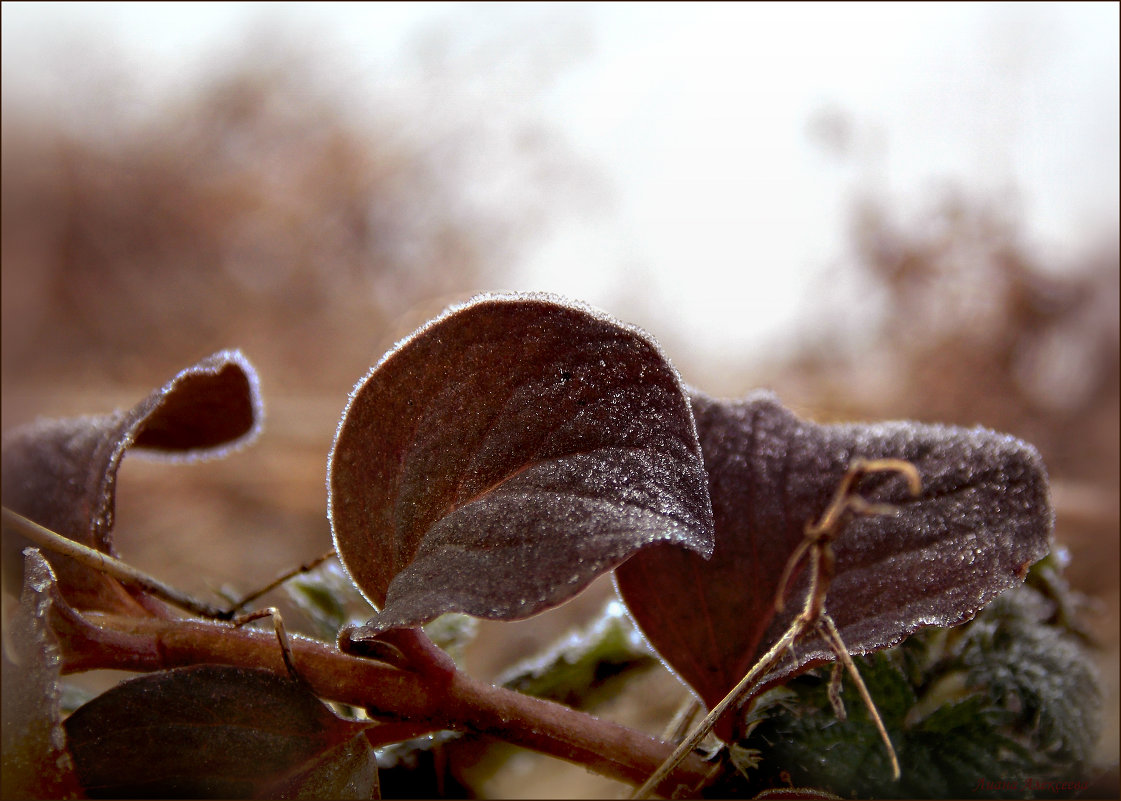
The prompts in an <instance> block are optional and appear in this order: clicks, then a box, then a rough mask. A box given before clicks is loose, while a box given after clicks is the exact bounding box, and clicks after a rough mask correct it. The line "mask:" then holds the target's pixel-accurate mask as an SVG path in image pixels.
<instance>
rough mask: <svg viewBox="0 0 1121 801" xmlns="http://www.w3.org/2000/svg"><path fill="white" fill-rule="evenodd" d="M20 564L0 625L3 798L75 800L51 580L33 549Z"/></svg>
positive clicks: (54, 598) (48, 569)
mask: <svg viewBox="0 0 1121 801" xmlns="http://www.w3.org/2000/svg"><path fill="white" fill-rule="evenodd" d="M23 559H24V560H25V561H26V563H27V580H26V581H25V583H24V586H23V591H22V593H21V595H20V600H19V608H18V609H17V610H16V611H15V614H14V615H13V616H12V618H11V619H10V620H5V622H4V645H3V668H4V669H3V671H2V675H3V694H2V695H3V707H4V710H3V711H4V713H3V721H4V725H3V749H2V753H3V770H2V771H0V775H2V776H3V797H4V798H81V797H82V795H81V792H80V789H79V787H78V780H77V778H76V777H75V775H74V765H73V762H72V761H71V759H70V754H69V753H68V752H67V751H66V735H65V732H64V731H63V729H62V713H61V710H60V708H59V701H60V698H61V695H62V692H61V689H60V687H59V676H60V671H61V662H62V660H61V657H60V655H59V646H58V641H57V639H56V638H55V635H54V633H53V632H52V631H51V629H50V623H49V622H48V619H47V618H48V615H49V614H50V611H51V607H52V605H53V604H54V603H55V602H56V600H57V597H58V596H57V594H56V593H57V589H56V587H55V578H54V574H53V573H52V572H51V568H50V565H48V564H47V561H46V560H45V559H44V558H43V557H42V555H41V554H40V553H39V551H38V550H37V549H35V548H28V549H26V551H25V552H24V554H23Z"/></svg>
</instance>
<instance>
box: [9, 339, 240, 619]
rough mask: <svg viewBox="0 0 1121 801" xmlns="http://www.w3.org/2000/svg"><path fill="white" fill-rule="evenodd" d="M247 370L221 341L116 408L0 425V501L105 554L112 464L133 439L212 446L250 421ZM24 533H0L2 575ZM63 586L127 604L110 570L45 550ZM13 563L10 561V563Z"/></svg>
mask: <svg viewBox="0 0 1121 801" xmlns="http://www.w3.org/2000/svg"><path fill="white" fill-rule="evenodd" d="M261 417H262V410H261V401H260V396H259V392H258V386H257V375H256V372H255V371H254V369H253V367H252V365H250V364H249V362H248V360H247V359H246V358H245V357H244V356H243V355H242V354H241V352H240V351H222V352H220V353H216V354H214V355H213V356H210V357H208V358H206V359H203V360H202V361H201V362H199V363H198V364H196V365H194V366H192V367H188V368H187V369H185V370H183V371H181V372H180V373H179V374H178V375H176V376H175V377H174V378H173V379H171V380H170V381H169V382H168V383H166V384H165V385H164V386H162V387H161V388H160V389H157V390H156V391H154V392H153V393H151V394H150V395H149V396H148V397H147V398H145V399H144V400H142V401H141V402H140V403H138V404H136V405H135V406H133V407H132V408H131V409H128V410H125V411H116V412H113V413H111V414H104V415H98V416H91V417H80V418H66V419H61V420H39V421H36V422H35V423H32V424H30V425H27V426H23V427H21V428H17V429H15V430H13V431H12V432H10V433H9V434H5V436H4V444H3V495H4V505H5V506H7V507H8V508H10V509H12V510H13V511H15V512H18V513H19V514H21V515H23V516H24V517H28V518H30V519H32V520H34V521H35V522H37V523H39V524H40V525H43V526H46V527H47V528H49V529H51V530H53V531H55V532H57V533H59V534H62V535H63V536H65V537H69V538H70V539H72V540H74V541H75V542H80V543H82V544H83V545H86V546H89V547H91V548H96V549H97V550H100V551H102V552H104V553H108V554H113V547H112V538H111V536H110V532H111V530H112V527H113V511H114V499H115V497H116V482H117V471H118V469H119V468H120V463H121V459H122V458H123V457H124V454H125V451H126V450H128V449H129V448H133V449H135V450H136V451H138V452H140V453H144V454H147V455H149V456H154V457H157V458H167V459H173V460H192V459H201V458H207V457H212V456H221V455H224V454H225V453H227V452H228V451H229V450H231V449H232V448H235V447H239V446H242V445H245V444H246V443H248V442H249V441H251V440H252V439H253V438H254V437H255V436H256V435H257V433H258V431H259V430H260V425H261ZM26 545H27V542H26V540H24V539H23V538H22V537H19V536H17V535H15V534H9V533H8V532H7V531H5V533H4V556H5V558H4V562H5V564H6V565H8V566H9V569H6V571H5V576H4V579H5V582H6V583H9V584H11V583H14V582H18V580H19V570H20V562H19V558H18V554H19V551H20V549H22V548H23V547H24V546H26ZM47 558H48V559H49V561H50V563H51V565H52V567H53V568H54V571H55V573H56V575H57V576H58V582H59V587H60V588H61V589H62V592H63V595H64V596H65V597H66V599H67V600H68V601H69V602H70V603H71V604H72V605H73V606H75V607H76V608H79V609H106V610H117V611H123V610H127V609H130V608H135V605H134V604H133V603H132V601H131V600H129V597H128V596H127V595H126V594H125V592H124V590H123V589H122V588H121V587H120V585H119V584H117V583H116V582H115V581H114V580H113V579H110V578H108V577H106V576H104V575H102V574H100V573H97V572H95V571H91V570H89V569H87V568H85V567H82V566H81V565H78V564H77V563H75V562H73V561H72V560H70V559H68V558H66V557H61V556H57V555H54V554H49V555H48V556H47ZM11 568H14V570H11Z"/></svg>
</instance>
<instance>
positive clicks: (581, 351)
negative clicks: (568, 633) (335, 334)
mask: <svg viewBox="0 0 1121 801" xmlns="http://www.w3.org/2000/svg"><path fill="white" fill-rule="evenodd" d="M328 489H329V494H330V503H329V510H330V512H329V514H330V518H331V525H332V530H333V533H334V538H335V544H336V548H337V550H338V552H339V556H340V559H341V560H342V562H343V564H344V566H345V567H346V569H347V571H348V572H349V573H350V574H351V576H352V578H353V579H354V581H355V583H356V584H357V586H358V587H359V589H361V590H362V592H363V594H365V595H366V597H367V598H368V599H369V600H370V601H371V602H372V603H373V604H374V605H375V606H377V607H379V608H381V609H382V611H381V613H380V614H379V615H378V616H377V617H375V618H374V619H373V620H372V621H371V622H370V625H369V626H367V627H365V628H364V629H360V630H359V631H357V632H354V633H352V635H351V638H352V639H359V640H360V639H368V638H371V637H373V636H376V634H377V633H379V632H381V631H385V630H388V629H391V628H395V627H403V626H415V625H417V624H419V623H422V622H424V621H427V620H431V619H432V618H434V617H436V616H437V615H440V614H442V613H444V612H450V611H459V612H467V613H468V614H472V615H476V616H480V617H489V618H498V619H504V620H509V619H515V618H522V617H527V616H529V615H532V614H534V613H536V612H539V611H541V610H543V609H546V608H549V607H551V606H554V605H556V604H559V603H561V602H562V601H565V600H567V599H568V598H570V597H572V596H573V595H575V594H576V593H577V592H579V591H580V590H582V589H583V588H584V587H585V586H587V584H588V583H590V582H591V581H592V580H593V579H594V578H595V577H596V576H598V575H600V574H602V573H604V572H606V571H608V570H610V569H611V568H613V567H615V566H616V565H617V564H619V563H620V562H622V561H623V560H625V559H626V558H627V557H628V556H630V555H631V554H632V553H634V552H635V551H636V550H637V549H639V548H641V547H644V546H646V545H648V544H650V543H654V542H660V541H665V542H673V543H677V544H679V545H682V546H684V547H686V548H688V549H691V550H693V551H695V552H698V553H701V554H707V553H709V552H711V547H712V511H711V505H710V502H709V499H708V490H707V486H706V481H705V473H704V467H703V463H702V457H701V452H700V447H699V445H698V442H697V436H696V429H695V426H694V423H693V417H692V412H691V409H690V405H689V401H688V398H687V396H686V394H685V391H684V389H683V387H682V385H681V381H680V379H679V377H678V376H677V373H676V372H675V371H674V370H673V368H672V367H671V366H670V365H669V363H668V362H667V361H666V359H665V357H664V356H663V355H662V352H661V350H660V349H659V348H658V346H657V345H656V344H655V343H654V342H653V341H652V340H651V339H650V338H649V337H648V336H647V335H645V334H644V333H642V332H641V331H638V330H637V329H635V328H632V327H629V326H625V325H623V324H621V323H618V322H616V321H615V320H612V319H611V318H609V317H607V316H606V315H604V314H602V313H600V312H596V311H593V310H591V309H589V308H587V307H584V306H580V305H574V304H571V303H568V302H565V301H562V300H561V299H559V298H556V297H554V296H547V295H489V296H485V297H483V298H480V299H476V300H475V301H473V302H471V303H468V304H466V305H464V306H460V307H455V308H453V309H451V310H449V311H448V312H446V313H445V314H444V315H442V316H441V317H439V318H437V319H436V320H434V321H433V322H431V323H429V324H428V325H426V326H424V327H423V328H421V329H420V330H419V331H417V332H416V333H415V334H413V335H412V336H411V337H410V338H408V339H406V340H404V341H402V342H401V343H399V344H398V345H397V346H396V348H395V349H394V350H393V351H391V352H390V353H389V354H387V355H386V356H385V357H384V358H383V359H382V360H381V361H380V362H379V364H378V365H377V366H376V367H375V368H374V369H373V370H372V371H371V372H370V373H369V374H368V375H367V376H366V377H365V378H364V379H363V380H362V381H361V382H360V383H359V384H358V385H357V387H356V388H355V390H354V392H353V393H352V395H351V398H350V402H349V404H348V406H347V409H346V411H345V413H344V415H343V418H342V421H341V422H340V424H339V430H338V433H337V435H336V439H335V446H334V449H333V451H332V453H331V458H330V464H329V475H328Z"/></svg>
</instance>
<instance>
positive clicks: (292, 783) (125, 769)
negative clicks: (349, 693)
mask: <svg viewBox="0 0 1121 801" xmlns="http://www.w3.org/2000/svg"><path fill="white" fill-rule="evenodd" d="M65 726H66V736H67V739H68V743H69V748H70V752H71V753H72V754H73V757H74V762H75V764H76V765H77V769H78V776H79V778H80V779H81V782H82V786H83V787H84V788H85V791H86V793H87V794H88V795H89V796H91V797H112V798H126V797H127V798H135V797H147V798H252V797H266V798H275V797H288V798H291V797H319V798H370V797H373V796H375V795H376V793H377V762H376V759H375V756H374V752H373V748H372V747H371V746H370V744H369V742H367V740H366V737H365V730H366V729H367V728H368V726H369V724H363V723H358V722H355V721H348V720H343V719H342V718H340V717H338V716H337V715H335V714H334V713H333V712H331V710H330V709H328V708H327V707H326V706H325V705H324V704H323V703H322V702H321V701H319V699H317V698H316V697H315V696H314V695H312V694H311V693H309V692H308V691H307V690H305V689H303V688H302V687H301V686H300V685H299V684H297V683H296V682H294V681H292V680H291V679H289V678H287V677H282V676H278V675H277V674H275V673H271V672H269V671H266V670H256V669H249V668H235V667H226V666H218V665H199V666H195V667H187V668H179V669H176V670H169V671H166V672H163V673H153V674H150V675H147V676H141V677H139V678H136V679H131V680H129V681H126V682H123V683H122V684H119V685H117V686H116V687H114V688H113V689H111V690H109V691H108V692H106V693H104V694H102V695H100V696H98V697H97V698H95V699H93V700H92V701H90V702H89V703H87V704H85V705H84V706H82V707H81V708H79V709H78V710H76V711H75V712H74V714H72V715H71V716H70V717H69V718H67V719H66V723H65Z"/></svg>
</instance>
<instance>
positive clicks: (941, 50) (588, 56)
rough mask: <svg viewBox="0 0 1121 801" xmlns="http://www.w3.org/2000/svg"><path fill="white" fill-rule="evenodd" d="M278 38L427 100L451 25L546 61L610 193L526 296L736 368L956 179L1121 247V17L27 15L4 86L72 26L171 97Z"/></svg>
mask: <svg viewBox="0 0 1121 801" xmlns="http://www.w3.org/2000/svg"><path fill="white" fill-rule="evenodd" d="M277 19H279V20H282V21H286V22H287V23H288V24H290V25H295V27H296V28H297V29H299V30H306V31H307V35H308V36H309V37H320V36H322V37H325V38H329V39H330V40H332V41H334V42H337V43H338V45H337V49H338V51H339V57H340V58H341V59H343V60H345V61H346V62H347V63H349V64H351V65H352V67H351V68H352V69H353V70H354V71H355V75H356V76H357V79H358V80H362V79H363V76H365V77H366V78H367V79H369V80H379V81H386V80H393V79H394V76H395V75H398V74H399V77H400V78H401V80H407V78H408V75H407V70H408V69H409V67H407V66H403V65H406V64H410V63H414V62H410V61H409V60H408V59H407V58H406V57H405V56H406V55H407V54H408V53H409V52H411V51H413V50H415V48H416V46H417V42H418V40H420V41H422V40H423V36H424V35H425V32H426V31H430V30H433V29H434V28H436V29H442V30H444V31H445V36H450V38H446V39H444V40H442V41H444V42H445V43H447V42H452V43H453V44H454V45H455V46H469V44H470V42H471V41H472V37H474V38H475V40H476V41H479V42H483V43H485V42H487V41H488V37H492V36H493V35H494V34H495V32H496V31H497V32H499V33H501V32H503V31H506V32H508V34H509V35H511V36H515V37H519V38H521V39H524V40H525V41H524V42H522V52H523V55H524V52H526V51H528V52H529V53H531V54H535V53H538V50H539V55H540V58H538V59H536V60H534V59H530V62H529V66H528V69H530V70H531V71H532V70H533V69H537V70H539V71H540V72H543V73H546V74H547V78H548V79H547V80H542V78H541V75H540V74H537V75H534V76H530V77H528V78H525V79H524V80H527V81H533V82H535V83H534V88H533V91H532V92H531V91H529V90H526V99H525V109H524V113H525V114H526V115H531V116H536V117H537V118H539V119H542V120H545V121H547V123H548V125H549V126H550V127H552V128H554V129H555V130H557V131H558V132H559V134H560V135H561V136H563V137H564V138H565V139H566V141H567V142H568V143H569V147H570V149H571V150H572V151H573V152H574V153H576V154H577V155H578V156H579V158H580V159H582V160H583V161H585V162H586V163H587V164H588V165H590V166H591V167H592V168H593V169H594V171H596V172H597V173H598V174H599V175H601V176H602V179H603V181H602V186H603V187H604V191H603V195H604V199H603V201H602V202H601V203H599V204H596V205H595V208H594V212H593V213H590V214H589V213H585V214H574V215H573V216H572V217H571V218H567V217H566V218H564V219H561V220H558V221H557V222H556V224H554V225H553V226H552V227H551V228H550V232H549V234H548V236H546V237H544V238H543V239H542V240H541V241H540V242H539V243H538V244H537V246H535V247H533V248H531V249H529V250H528V251H527V252H526V253H525V254H524V261H523V262H522V263H521V264H519V265H517V272H516V273H514V274H513V277H511V279H510V285H509V287H508V288H515V287H516V288H521V289H549V290H554V291H559V292H562V293H564V294H567V295H570V296H574V297H579V298H582V299H584V300H587V301H589V302H591V303H593V304H595V305H598V306H601V307H604V308H606V309H608V310H610V311H612V312H614V313H616V314H617V315H618V316H621V317H624V318H625V319H629V320H630V321H632V322H637V323H639V324H641V325H644V326H645V327H647V328H649V329H651V330H652V331H653V332H654V333H656V334H658V335H661V336H662V337H663V338H666V339H670V340H673V341H686V340H688V341H691V342H693V343H694V344H695V346H696V347H697V349H698V350H700V351H701V352H707V353H709V354H712V355H716V354H721V353H727V352H736V353H737V354H745V353H751V352H754V351H764V350H766V349H767V348H769V347H772V346H773V344H774V343H775V342H777V341H779V340H780V339H781V337H782V335H783V332H784V331H786V326H787V325H788V324H789V321H790V320H791V319H794V318H795V317H797V315H798V311H799V309H800V308H804V307H805V305H806V304H805V298H806V292H807V291H808V287H810V286H812V285H814V281H815V280H818V279H820V277H821V275H822V274H823V272H824V271H828V270H829V269H830V267H831V266H833V265H835V264H836V263H837V262H838V260H843V259H844V258H845V253H846V251H845V248H846V234H845V232H846V222H847V218H846V213H847V210H848V209H849V208H850V202H851V200H852V197H853V194H854V192H856V191H857V190H861V191H863V190H870V189H874V190H875V191H876V192H877V193H879V194H880V195H881V196H883V197H886V198H890V199H893V200H895V201H897V202H898V203H899V204H901V205H902V206H907V205H913V206H918V205H921V203H922V202H923V199H924V197H929V196H930V195H931V193H932V192H933V191H934V190H935V189H936V188H937V187H938V186H941V185H945V184H946V183H947V182H958V183H960V184H961V185H962V186H964V187H966V188H967V189H970V190H973V191H977V192H982V193H988V194H990V195H992V196H999V197H1004V198H1006V199H1007V201H1008V202H1010V203H1013V204H1015V207H1016V209H1017V211H1018V213H1019V214H1020V216H1021V218H1022V219H1023V221H1024V224H1025V228H1026V230H1028V231H1029V232H1030V233H1031V235H1032V237H1033V240H1034V241H1035V243H1036V244H1037V245H1038V246H1039V248H1040V249H1041V252H1045V253H1054V254H1057V256H1060V257H1061V254H1064V253H1068V252H1069V251H1070V250H1071V249H1072V248H1077V247H1079V246H1082V245H1084V244H1085V243H1086V242H1087V241H1088V240H1089V239H1090V238H1091V237H1093V236H1101V235H1103V234H1102V232H1103V231H1104V232H1108V231H1111V230H1112V231H1115V230H1116V227H1117V216H1118V196H1119V194H1121V188H1119V182H1118V175H1119V173H1121V167H1119V161H1118V150H1119V135H1118V116H1119V114H1118V97H1119V94H1121V90H1119V86H1118V71H1119V68H1121V64H1119V56H1118V29H1119V20H1118V4H1116V3H1098V4H1087V5H1084V4H1077V3H1056V4H1034V3H1033V4H1024V5H1020V4H1003V3H1001V4H995V5H985V4H974V3H969V4H943V3H935V4H916V3H904V4H899V5H893V4H885V3H871V4H832V3H825V4H810V5H801V4H794V3H778V4H774V5H769V4H759V3H750V4H744V5H737V4H724V3H719V4H712V5H708V4H696V3H689V4H684V5H675V4H660V3H658V4H622V5H616V4H592V5H582V4H575V5H560V6H555V5H550V4H543V5H536V4H535V5H520V4H494V5H490V4H484V5H463V4H457V3H447V4H445V3H439V4H414V3H402V4H392V3H377V4H351V3H310V4H279V5H275V4H256V3H214V4H209V3H201V4H200V3H158V4H157V3H122V4H82V3H78V4H51V3H13V2H5V3H4V4H3V25H2V27H0V30H2V36H3V71H4V73H5V75H4V78H5V91H16V90H18V87H19V86H21V85H22V86H24V87H31V88H30V89H29V90H28V91H32V92H34V91H39V89H36V88H35V87H36V80H56V81H57V80H58V75H57V73H53V75H54V77H53V78H43V77H42V76H38V77H37V70H38V69H39V66H40V65H41V64H42V62H43V61H44V60H45V59H47V58H49V57H50V56H49V54H50V53H51V52H52V51H51V44H52V43H57V42H58V41H60V32H59V28H60V27H61V28H62V34H61V40H65V41H67V42H69V43H70V44H69V46H70V47H72V48H76V49H77V51H79V52H81V51H82V48H86V49H88V51H89V53H91V54H96V53H97V52H99V51H104V50H106V49H109V48H111V49H113V50H114V54H115V55H116V56H118V57H122V58H124V59H125V63H126V64H133V65H135V66H136V68H137V69H138V70H139V71H141V72H142V73H143V74H144V75H145V76H146V78H147V79H148V80H150V81H151V82H153V85H158V84H160V82H163V83H164V85H168V84H170V83H174V82H175V81H181V80H186V79H189V77H190V76H191V75H194V74H198V72H199V71H203V70H205V68H206V64H207V60H208V59H209V58H210V57H212V55H213V54H214V53H216V52H220V51H221V50H222V49H223V48H227V49H228V48H229V47H231V46H234V47H236V45H237V42H238V41H240V40H242V39H244V37H245V36H246V35H247V31H253V30H260V29H262V28H265V29H267V26H268V24H269V23H270V22H271V21H274V20H277ZM464 43H467V44H466V45H465V44H464ZM550 48H552V49H550ZM558 48H559V49H560V50H561V52H559V53H558V52H555V51H556V50H557V49H558ZM516 66H517V68H518V69H526V68H527V66H526V63H525V62H519V64H518V65H516ZM47 72H49V71H45V72H44V74H46V73H47ZM517 80H518V79H517V78H516V77H514V78H511V76H510V75H508V74H505V73H502V72H501V71H499V72H496V73H495V81H493V82H492V84H493V87H492V88H494V91H497V92H507V93H510V94H511V95H512V96H513V97H514V98H515V99H516V98H517V97H518V94H517V93H518V92H519V91H520V86H519V84H518V83H517ZM504 81H512V83H510V85H509V86H507V85H506V84H505V83H502V82H504ZM13 87H16V88H15V89H13ZM815 121H816V124H817V125H818V130H821V129H823V127H825V128H827V126H828V125H830V124H832V125H833V126H834V127H833V128H832V129H831V130H833V131H834V132H836V133H839V134H841V138H839V139H837V138H835V139H834V140H833V141H834V142H835V143H839V144H841V145H843V146H844V147H843V152H842V153H839V152H837V151H836V149H834V150H832V151H831V150H830V148H829V147H827V146H826V145H825V144H824V143H823V141H822V140H821V137H819V136H818V137H815V136H814V135H813V134H812V131H813V130H814V127H813V125H814V123H815ZM838 125H840V126H841V127H837V126H838ZM495 191H500V190H495ZM1058 260H1059V261H1061V258H1059V259H1058ZM837 291H838V292H843V291H846V290H844V288H838V289H837ZM849 291H851V290H849Z"/></svg>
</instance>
